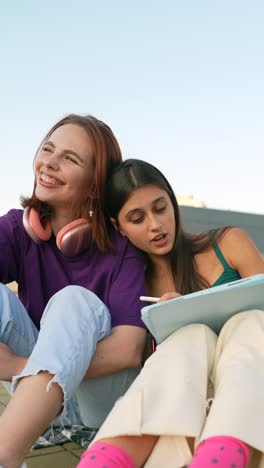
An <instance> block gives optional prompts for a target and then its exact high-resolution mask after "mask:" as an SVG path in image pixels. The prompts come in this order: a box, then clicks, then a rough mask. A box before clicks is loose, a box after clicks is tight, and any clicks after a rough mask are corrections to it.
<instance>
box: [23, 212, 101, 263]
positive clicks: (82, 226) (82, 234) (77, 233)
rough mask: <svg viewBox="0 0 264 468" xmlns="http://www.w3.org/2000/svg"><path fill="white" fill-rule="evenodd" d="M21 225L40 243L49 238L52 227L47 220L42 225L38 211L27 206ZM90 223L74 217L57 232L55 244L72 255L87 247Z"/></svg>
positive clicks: (89, 238)
mask: <svg viewBox="0 0 264 468" xmlns="http://www.w3.org/2000/svg"><path fill="white" fill-rule="evenodd" d="M23 225H24V228H25V230H26V232H27V233H28V235H29V236H30V237H31V239H33V241H34V242H36V243H37V244H40V243H41V242H43V241H47V240H49V239H50V237H51V235H52V227H51V224H50V223H49V222H48V223H47V224H46V226H45V227H44V226H43V225H42V224H41V222H40V218H39V213H38V211H37V210H35V209H34V208H29V207H27V208H26V209H25V210H24V213H23ZM91 226H92V224H91V223H90V222H89V221H88V220H87V219H85V218H80V219H76V220H75V221H72V222H71V223H69V224H67V225H66V226H64V227H63V228H62V229H61V230H60V231H59V232H58V234H57V237H56V244H57V247H58V249H59V250H61V252H62V253H63V255H65V256H67V257H73V256H74V255H78V254H79V253H81V252H83V251H84V250H86V249H88V248H89V246H90V244H91Z"/></svg>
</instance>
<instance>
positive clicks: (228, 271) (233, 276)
mask: <svg viewBox="0 0 264 468" xmlns="http://www.w3.org/2000/svg"><path fill="white" fill-rule="evenodd" d="M213 248H214V251H215V253H216V255H217V257H218V259H219V260H220V262H221V263H222V265H223V267H224V271H223V273H222V274H221V275H220V276H219V278H217V280H216V281H215V282H214V283H213V284H212V285H211V287H213V286H219V285H220V284H225V283H230V282H231V281H236V280H239V279H241V276H240V274H239V273H238V271H237V270H235V269H234V268H231V266H230V265H228V263H227V261H226V259H225V257H224V255H223V254H222V252H221V250H220V248H219V247H218V245H217V244H213Z"/></svg>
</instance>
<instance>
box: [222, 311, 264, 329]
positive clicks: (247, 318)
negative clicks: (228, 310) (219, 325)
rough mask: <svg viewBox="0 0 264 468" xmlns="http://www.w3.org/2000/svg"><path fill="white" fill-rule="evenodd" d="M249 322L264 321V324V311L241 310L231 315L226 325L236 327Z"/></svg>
mask: <svg viewBox="0 0 264 468" xmlns="http://www.w3.org/2000/svg"><path fill="white" fill-rule="evenodd" d="M242 323H244V324H249V323H257V324H259V323H263V325H264V311H263V310H258V309H254V310H245V311H244V312H239V313H237V314H235V315H233V317H231V318H230V319H229V320H228V321H227V322H226V324H225V327H226V328H227V327H229V326H230V327H234V326H236V325H238V324H242Z"/></svg>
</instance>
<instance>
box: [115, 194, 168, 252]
mask: <svg viewBox="0 0 264 468" xmlns="http://www.w3.org/2000/svg"><path fill="white" fill-rule="evenodd" d="M118 227H119V230H120V232H121V233H122V234H124V235H126V236H127V237H128V239H129V240H130V242H132V244H134V245H135V246H136V247H138V248H139V249H140V250H143V251H144V252H146V253H147V254H148V255H149V256H150V257H153V256H157V255H158V256H161V255H167V254H168V253H169V252H170V251H171V249H172V247H173V244H174V240H175V230H176V228H175V216H174V209H173V206H172V203H171V200H170V197H169V195H168V193H167V192H166V191H165V190H163V189H161V188H160V187H158V186H155V185H145V186H144V187H142V188H138V189H135V190H134V192H133V193H132V194H131V196H130V197H129V199H128V200H127V202H126V203H125V204H124V205H123V207H122V209H121V210H120V212H119V214H118Z"/></svg>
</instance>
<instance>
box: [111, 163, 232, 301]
mask: <svg viewBox="0 0 264 468" xmlns="http://www.w3.org/2000/svg"><path fill="white" fill-rule="evenodd" d="M145 185H155V186H158V187H160V188H161V189H163V190H165V191H166V192H167V193H168V195H169V197H170V200H171V203H172V206H173V210H174V217H175V230H176V235H175V241H174V245H173V248H172V250H171V252H170V253H169V259H170V266H171V272H172V276H173V280H174V284H175V288H176V291H177V292H179V293H181V294H188V293H191V292H194V291H199V290H201V289H204V288H208V287H209V286H210V285H209V283H208V281H206V279H205V278H203V277H202V276H201V275H200V274H199V272H198V271H197V267H196V262H195V258H194V256H195V255H196V254H198V253H200V252H203V251H205V250H206V249H208V248H209V247H210V246H212V244H213V243H215V242H217V241H218V240H220V238H221V237H222V236H223V235H224V234H225V232H226V231H227V230H228V229H230V227H224V228H220V229H216V230H213V231H209V232H203V233H200V234H190V233H187V232H185V231H184V229H183V225H182V222H181V216H180V210H179V205H178V203H177V199H176V196H175V194H174V192H173V190H172V187H171V185H170V184H169V182H168V180H167V179H166V177H165V176H164V175H163V174H162V173H161V172H160V171H159V169H157V168H156V167H155V166H153V165H152V164H149V163H147V162H146V161H142V160H139V159H127V160H126V161H123V162H121V163H120V164H118V165H117V166H116V167H115V168H114V169H113V171H112V173H111V174H110V176H109V179H108V182H107V189H106V209H107V214H108V216H109V217H111V218H113V219H115V221H116V223H117V225H118V214H119V212H120V210H121V209H122V207H123V206H124V204H125V203H126V201H127V200H128V199H129V197H130V196H131V194H132V193H133V191H134V190H136V189H138V188H141V187H144V186H145ZM146 267H147V268H146V271H147V274H150V275H151V263H150V259H149V257H148V256H147V255H146Z"/></svg>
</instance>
